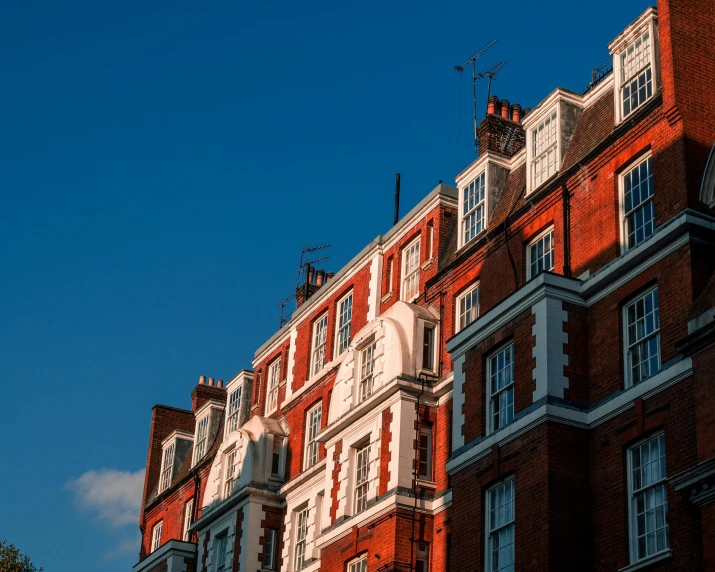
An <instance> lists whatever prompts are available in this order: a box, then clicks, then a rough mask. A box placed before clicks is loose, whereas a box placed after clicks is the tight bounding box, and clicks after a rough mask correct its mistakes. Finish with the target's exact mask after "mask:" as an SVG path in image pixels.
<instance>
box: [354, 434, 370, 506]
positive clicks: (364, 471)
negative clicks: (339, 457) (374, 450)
mask: <svg viewBox="0 0 715 572" xmlns="http://www.w3.org/2000/svg"><path fill="white" fill-rule="evenodd" d="M354 490H355V495H354V496H355V501H354V504H353V506H354V508H355V511H354V513H353V514H358V513H359V512H362V511H363V510H365V509H366V508H367V503H368V496H369V494H370V444H369V443H368V444H367V445H364V446H362V447H358V448H355V488H354Z"/></svg>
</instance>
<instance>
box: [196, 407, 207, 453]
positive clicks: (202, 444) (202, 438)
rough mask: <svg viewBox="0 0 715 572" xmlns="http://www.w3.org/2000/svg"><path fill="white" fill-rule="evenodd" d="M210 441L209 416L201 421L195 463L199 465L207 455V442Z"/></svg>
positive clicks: (197, 436)
mask: <svg viewBox="0 0 715 572" xmlns="http://www.w3.org/2000/svg"><path fill="white" fill-rule="evenodd" d="M208 439H209V416H208V414H207V415H206V416H205V417H204V418H203V419H201V421H199V425H198V429H197V431H196V457H195V460H194V463H198V462H199V461H200V460H201V459H203V458H204V455H206V442H207V441H208Z"/></svg>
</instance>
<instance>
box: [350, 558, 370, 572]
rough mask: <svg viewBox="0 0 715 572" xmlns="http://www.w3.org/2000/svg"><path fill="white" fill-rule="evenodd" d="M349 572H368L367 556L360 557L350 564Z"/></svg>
mask: <svg viewBox="0 0 715 572" xmlns="http://www.w3.org/2000/svg"><path fill="white" fill-rule="evenodd" d="M347 572H367V554H363V555H362V556H358V557H357V558H355V559H354V560H351V561H350V562H348V571H347Z"/></svg>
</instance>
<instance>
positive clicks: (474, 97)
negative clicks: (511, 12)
mask: <svg viewBox="0 0 715 572" xmlns="http://www.w3.org/2000/svg"><path fill="white" fill-rule="evenodd" d="M496 43H497V41H496V39H494V40H492V41H491V42H489V43H488V44H487V45H486V46H484V47H483V48H482V49H481V50H479V51H478V52H477V53H475V54H474V55H473V56H472V57H471V58H469V59H468V60H467V61H466V62H464V63H463V64H462V65H461V66H454V71H456V72H459V73H460V74H461V73H462V72H463V71H464V69H465V68H466V67H468V66H472V100H473V104H474V152H475V153H476V152H477V150H478V144H477V79H478V76H477V66H476V61H477V60H478V59H479V58H480V56H481V55H482V54H483V53H484V52H486V51H487V50H488V49H489V48H491V47H492V46H493V45H494V44H496Z"/></svg>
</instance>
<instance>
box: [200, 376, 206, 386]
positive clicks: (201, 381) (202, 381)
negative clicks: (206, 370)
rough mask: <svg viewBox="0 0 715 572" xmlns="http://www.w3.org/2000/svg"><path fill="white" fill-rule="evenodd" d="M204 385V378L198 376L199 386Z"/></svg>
mask: <svg viewBox="0 0 715 572" xmlns="http://www.w3.org/2000/svg"><path fill="white" fill-rule="evenodd" d="M205 383H206V376H205V375H200V376H199V385H204V384H205Z"/></svg>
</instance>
